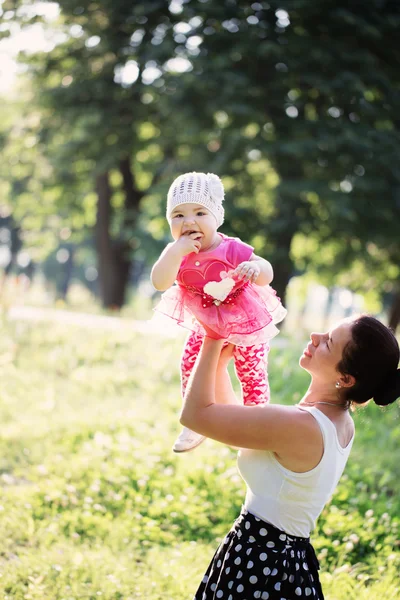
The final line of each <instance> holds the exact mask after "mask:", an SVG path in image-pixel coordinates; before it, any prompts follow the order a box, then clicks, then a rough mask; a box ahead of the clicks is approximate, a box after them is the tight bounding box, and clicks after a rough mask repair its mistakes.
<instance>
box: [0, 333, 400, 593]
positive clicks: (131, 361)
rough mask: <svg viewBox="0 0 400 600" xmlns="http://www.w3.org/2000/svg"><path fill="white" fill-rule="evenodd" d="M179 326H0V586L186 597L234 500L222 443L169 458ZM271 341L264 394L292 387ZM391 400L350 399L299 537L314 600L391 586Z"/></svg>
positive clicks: (301, 385)
mask: <svg viewBox="0 0 400 600" xmlns="http://www.w3.org/2000/svg"><path fill="white" fill-rule="evenodd" d="M182 343H183V338H182V337H181V336H178V337H177V339H175V340H171V339H170V338H165V337H162V336H158V335H156V334H155V335H154V336H146V337H145V336H141V335H139V334H135V333H134V332H131V331H129V330H124V331H114V332H110V331H108V332H103V331H100V330H96V329H95V328H94V327H91V328H90V329H89V328H88V329H80V328H78V327H71V326H69V325H68V326H67V325H62V324H61V323H60V324H53V325H52V327H48V326H46V325H34V326H32V325H30V324H26V323H23V322H17V323H7V322H4V323H3V335H2V340H1V345H0V374H1V379H2V389H1V392H0V423H1V425H0V434H1V435H0V473H1V475H0V482H1V485H2V499H1V508H0V534H1V540H2V542H1V548H0V556H1V564H0V572H1V574H2V576H1V578H0V594H1V595H2V597H4V598H5V600H26V599H28V600H29V599H35V598H37V599H38V600H39V599H40V600H78V598H79V599H80V598H85V599H90V600H94V599H95V598H98V597H101V598H104V599H105V600H133V598H135V599H136V598H148V599H151V600H161V599H162V600H165V599H168V600H179V599H182V600H184V599H188V598H190V597H191V595H192V594H193V592H194V590H195V588H196V586H197V584H198V582H199V580H200V578H201V576H202V573H203V571H204V570H205V568H206V566H207V564H208V562H209V560H210V559H211V556H212V554H213V552H214V550H215V547H216V545H217V544H218V542H219V540H221V539H222V537H223V535H224V534H225V532H226V531H227V530H228V529H229V527H230V525H231V523H232V521H233V520H234V518H235V516H236V515H237V514H238V512H239V510H240V505H241V503H242V501H243V497H244V485H243V482H242V481H241V479H240V477H239V475H238V473H237V470H236V464H235V458H236V457H235V451H234V450H232V449H229V448H225V447H223V446H222V445H220V444H217V443H214V442H212V441H208V442H206V443H205V444H204V445H202V446H201V448H199V449H198V450H196V452H193V453H191V454H188V455H185V456H176V455H174V454H173V453H172V452H171V445H172V442H173V440H174V438H175V436H176V434H177V432H178V430H179V425H178V422H177V414H178V411H179V407H180V392H179V377H178V364H179V354H180V350H181V346H182ZM298 354H299V352H298V350H297V348H296V347H295V346H294V345H293V344H289V346H288V348H286V349H285V350H281V349H278V348H273V350H272V353H271V359H270V374H271V389H272V397H273V398H275V400H276V401H279V402H285V403H293V402H297V401H298V400H299V399H300V397H301V391H302V390H304V389H305V387H306V385H307V375H306V373H305V372H302V371H300V369H299V368H298V366H297V355H298ZM399 417H400V407H399V406H397V405H396V406H393V407H391V410H387V411H382V410H380V409H378V408H377V407H375V406H368V407H367V408H365V409H363V410H361V411H358V412H357V413H356V414H355V419H356V421H357V423H356V426H357V436H356V440H355V447H354V451H353V455H352V459H351V462H350V464H349V465H348V467H347V469H346V474H345V476H344V477H343V479H342V482H341V484H340V486H339V488H338V490H337V492H336V493H335V495H334V497H333V499H332V501H331V503H330V504H329V505H328V506H327V507H326V508H325V510H324V512H323V514H322V516H321V519H320V521H319V525H318V528H317V531H316V532H315V535H314V536H313V541H314V544H315V547H316V550H317V553H318V555H319V558H320V561H321V567H322V578H323V583H324V586H325V590H326V598H327V600H345V599H346V600H348V598H354V599H356V598H357V599H359V598H362V599H364V598H365V599H366V598H368V600H380V599H381V598H382V593H383V592H384V596H385V598H388V599H393V600H395V598H397V597H398V591H399V586H400V581H399V577H398V572H399V566H400V555H399V548H398V537H399V536H398V527H399V524H400V523H399V522H400V520H399V514H400V501H399V498H400V494H399V481H400V477H399V475H400V473H399V466H398V461H397V460H396V452H397V447H398V441H399V437H400V419H399Z"/></svg>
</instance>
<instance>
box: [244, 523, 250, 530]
mask: <svg viewBox="0 0 400 600" xmlns="http://www.w3.org/2000/svg"><path fill="white" fill-rule="evenodd" d="M245 527H246V529H250V523H249V522H248V521H247V522H246V523H245Z"/></svg>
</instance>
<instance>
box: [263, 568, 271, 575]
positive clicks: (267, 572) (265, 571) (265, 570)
mask: <svg viewBox="0 0 400 600" xmlns="http://www.w3.org/2000/svg"><path fill="white" fill-rule="evenodd" d="M263 573H264V575H269V574H270V573H271V569H270V568H269V567H265V569H263Z"/></svg>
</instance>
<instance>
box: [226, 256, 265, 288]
mask: <svg viewBox="0 0 400 600" xmlns="http://www.w3.org/2000/svg"><path fill="white" fill-rule="evenodd" d="M260 273H261V268H260V266H259V265H258V264H257V263H256V262H255V261H252V260H245V261H244V262H242V263H240V265H238V266H237V267H236V269H235V270H234V271H233V273H232V275H233V277H235V278H236V279H238V280H239V281H244V282H247V281H251V283H254V282H255V281H256V280H257V279H258V276H259V275H260Z"/></svg>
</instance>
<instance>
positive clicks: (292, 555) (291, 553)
mask: <svg viewBox="0 0 400 600" xmlns="http://www.w3.org/2000/svg"><path fill="white" fill-rule="evenodd" d="M290 556H291V557H292V558H294V551H293V550H291V552H290Z"/></svg>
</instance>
